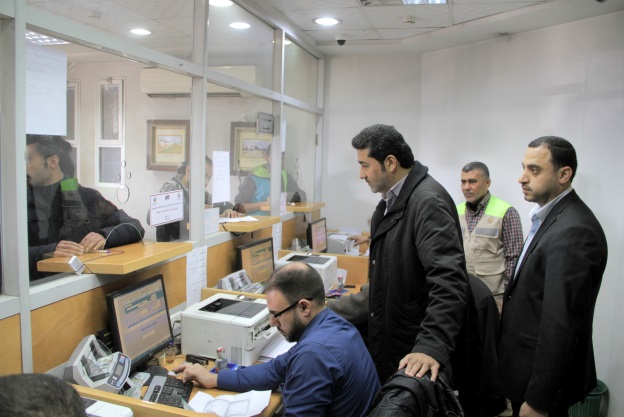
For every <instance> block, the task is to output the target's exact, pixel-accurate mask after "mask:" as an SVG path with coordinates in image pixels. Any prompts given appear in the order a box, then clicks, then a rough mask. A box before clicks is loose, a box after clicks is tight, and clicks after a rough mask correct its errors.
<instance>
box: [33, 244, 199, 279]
mask: <svg viewBox="0 0 624 417" xmlns="http://www.w3.org/2000/svg"><path fill="white" fill-rule="evenodd" d="M191 250H193V244H192V243H191V242H188V241H186V242H144V243H141V242H138V243H132V244H130V245H124V246H119V247H116V248H111V249H110V252H109V253H99V252H90V253H86V254H84V255H81V256H79V257H78V259H80V260H81V261H82V263H84V264H85V266H86V267H85V270H84V273H92V274H115V275H123V274H128V273H130V272H134V271H137V270H139V269H141V268H145V267H148V266H151V265H154V264H157V263H159V262H163V261H166V260H168V259H171V258H174V257H176V256H179V255H183V254H185V253H187V252H190V251H191ZM68 261H69V258H68V257H60V258H49V259H44V260H43V261H39V262H37V269H38V270H39V271H44V272H73V271H72V269H71V268H70V267H69V265H68V264H67V262H68Z"/></svg>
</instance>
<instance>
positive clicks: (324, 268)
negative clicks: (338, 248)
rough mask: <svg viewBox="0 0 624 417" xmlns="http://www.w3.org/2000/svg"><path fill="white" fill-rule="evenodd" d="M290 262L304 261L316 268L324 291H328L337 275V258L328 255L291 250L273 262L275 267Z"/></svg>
mask: <svg viewBox="0 0 624 417" xmlns="http://www.w3.org/2000/svg"><path fill="white" fill-rule="evenodd" d="M290 262H304V263H306V264H308V265H310V266H311V267H312V268H314V269H316V271H317V272H318V273H319V275H320V276H321V278H322V279H323V285H324V287H325V292H327V291H329V290H330V289H331V287H332V285H334V284H335V283H336V277H337V276H338V258H337V257H336V256H329V255H307V254H304V253H300V252H299V253H298V252H292V253H289V254H288V255H286V256H284V257H283V258H280V259H278V260H277V262H275V267H276V268H279V267H282V266H285V265H288V264H289V263H290Z"/></svg>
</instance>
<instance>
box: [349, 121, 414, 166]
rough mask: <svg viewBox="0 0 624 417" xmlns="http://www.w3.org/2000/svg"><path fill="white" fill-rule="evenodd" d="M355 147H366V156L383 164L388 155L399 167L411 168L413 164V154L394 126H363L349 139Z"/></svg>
mask: <svg viewBox="0 0 624 417" xmlns="http://www.w3.org/2000/svg"><path fill="white" fill-rule="evenodd" d="M351 145H352V146H353V147H354V148H355V149H358V150H360V149H368V156H370V157H371V158H374V159H376V160H377V161H379V163H380V164H381V166H382V167H383V166H384V164H383V163H384V160H385V159H386V157H387V156H388V155H394V157H395V158H396V159H397V160H398V161H399V165H401V168H411V167H412V166H413V165H414V154H413V153H412V149H411V148H410V147H409V145H408V144H407V142H405V139H403V135H401V134H400V133H399V132H398V131H397V130H396V129H395V128H394V126H388V125H382V124H376V125H372V126H369V127H366V128H364V129H363V130H362V131H361V132H360V133H358V134H357V135H355V137H354V138H353V139H352V140H351Z"/></svg>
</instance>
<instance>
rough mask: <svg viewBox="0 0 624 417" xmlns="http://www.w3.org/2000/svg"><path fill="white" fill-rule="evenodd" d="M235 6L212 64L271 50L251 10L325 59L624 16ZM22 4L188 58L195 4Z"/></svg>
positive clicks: (225, 18)
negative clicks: (324, 21) (244, 25)
mask: <svg viewBox="0 0 624 417" xmlns="http://www.w3.org/2000/svg"><path fill="white" fill-rule="evenodd" d="M235 1H236V3H238V4H237V5H234V6H233V7H224V8H217V7H211V8H210V19H209V20H210V22H209V56H210V54H211V53H212V57H213V58H214V57H218V56H220V55H221V54H228V55H229V56H230V57H235V56H238V57H252V56H253V55H255V54H258V53H259V52H260V51H265V50H266V49H267V48H271V42H272V40H273V35H272V30H271V29H270V27H268V26H267V25H266V24H264V23H263V22H261V21H260V20H258V19H257V18H255V17H253V16H252V15H251V14H250V13H249V12H248V10H256V11H257V10H261V11H262V12H263V13H265V14H266V16H269V20H271V19H273V20H279V19H281V20H284V21H286V26H287V27H290V28H293V30H294V32H293V33H294V37H295V38H298V39H302V40H305V41H307V42H308V43H310V44H312V45H314V46H316V47H317V48H318V49H319V50H320V51H322V52H323V53H325V54H330V55H333V54H359V53H424V52H430V51H435V50H440V49H445V48H449V47H453V46H458V45H462V44H466V43H471V42H477V41H481V40H486V39H491V38H494V37H498V36H508V35H513V34H516V33H520V32H525V31H530V30H536V29H541V28H544V27H548V26H552V25H557V24H562V23H566V22H571V21H575V20H580V19H585V18H589V17H593V16H598V15H601V14H607V13H612V12H615V11H620V10H624V0H603V1H598V0H527V1H515V0H447V1H448V4H421V5H408V6H404V5H402V4H397V3H401V0H235ZM424 1H427V0H424ZM428 1H432V2H434V1H440V0H428ZM27 3H28V4H29V5H31V6H35V7H39V8H43V9H46V10H48V11H49V12H52V13H55V14H58V15H61V16H64V17H67V18H70V19H71V20H74V21H78V22H81V23H84V24H87V25H90V26H95V27H98V28H100V29H102V30H104V31H107V32H112V33H115V34H117V35H120V36H122V37H125V38H129V39H133V40H135V41H137V42H140V43H141V44H144V45H145V46H148V47H150V48H154V49H158V50H161V51H163V52H166V53H169V54H172V55H174V56H177V57H180V58H184V59H188V58H189V57H190V51H191V45H192V17H193V1H192V0H27ZM363 3H364V4H367V5H363ZM239 5H240V6H239ZM322 16H333V17H336V18H338V19H340V20H341V23H339V24H338V25H336V26H333V27H321V26H319V25H317V24H316V23H314V22H313V19H314V18H316V17H322ZM235 20H244V21H247V22H248V23H250V24H251V28H250V29H248V30H247V31H234V30H233V29H231V28H229V26H228V24H229V23H230V22H232V21H235ZM137 26H140V27H144V28H147V29H149V30H151V31H152V35H150V36H148V37H144V38H139V37H137V36H135V35H131V34H129V30H130V29H131V28H133V27H137ZM338 38H340V39H344V40H345V44H344V45H342V46H340V45H338V43H337V42H336V40H337V39H338ZM210 48H212V51H211V50H210ZM64 49H66V51H67V52H68V53H70V54H71V53H72V52H73V53H75V54H76V55H79V54H83V55H85V57H87V58H85V60H88V56H89V55H95V54H97V52H96V51H92V52H91V53H89V52H86V51H85V50H84V49H82V47H78V46H77V45H70V46H66V47H64ZM230 59H232V58H230Z"/></svg>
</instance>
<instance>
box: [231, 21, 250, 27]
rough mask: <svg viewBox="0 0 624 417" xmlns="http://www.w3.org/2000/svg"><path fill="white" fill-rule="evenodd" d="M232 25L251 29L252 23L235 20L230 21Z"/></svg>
mask: <svg viewBox="0 0 624 417" xmlns="http://www.w3.org/2000/svg"><path fill="white" fill-rule="evenodd" d="M230 27H231V28H232V29H249V28H250V27H251V25H250V24H249V23H245V22H234V23H230Z"/></svg>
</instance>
